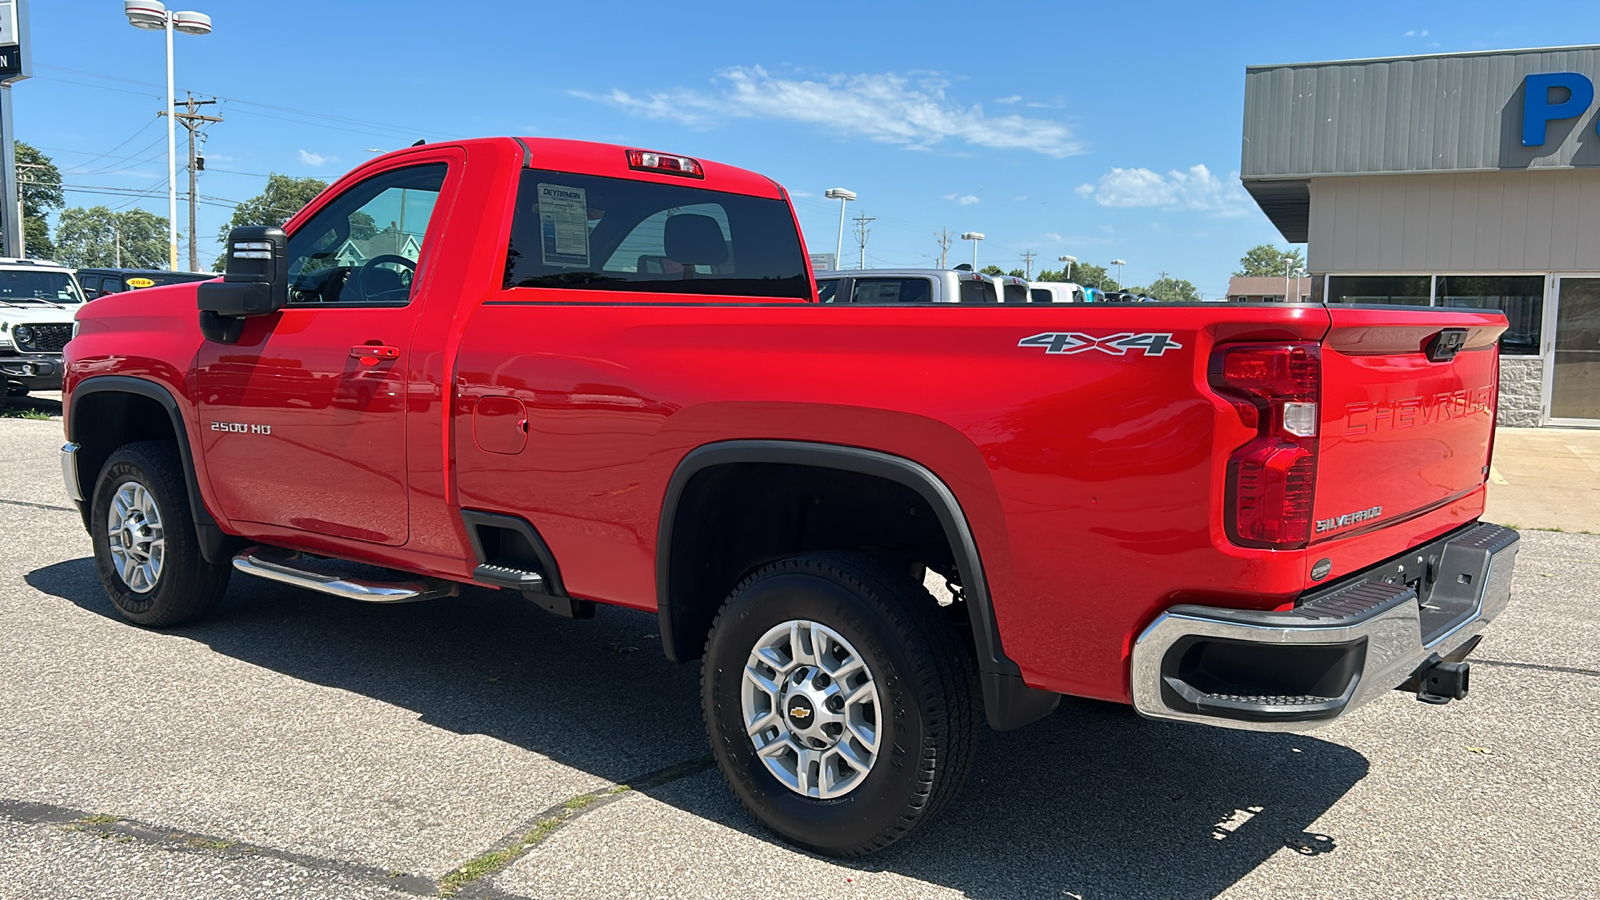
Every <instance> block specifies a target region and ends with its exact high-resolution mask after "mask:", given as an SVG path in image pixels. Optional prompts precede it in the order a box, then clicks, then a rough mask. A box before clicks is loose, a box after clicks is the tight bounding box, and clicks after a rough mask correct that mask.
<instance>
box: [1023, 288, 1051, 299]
mask: <svg viewBox="0 0 1600 900" xmlns="http://www.w3.org/2000/svg"><path fill="white" fill-rule="evenodd" d="M1028 299H1029V301H1031V302H1033V303H1050V302H1053V301H1054V300H1055V298H1054V297H1052V296H1050V292H1049V291H1048V290H1045V289H1044V288H1029V289H1028Z"/></svg>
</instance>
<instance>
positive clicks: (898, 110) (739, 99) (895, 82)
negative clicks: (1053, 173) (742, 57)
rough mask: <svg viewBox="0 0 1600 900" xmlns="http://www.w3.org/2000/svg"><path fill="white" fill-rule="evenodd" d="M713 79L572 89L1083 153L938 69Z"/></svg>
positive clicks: (918, 138)
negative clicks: (970, 101)
mask: <svg viewBox="0 0 1600 900" xmlns="http://www.w3.org/2000/svg"><path fill="white" fill-rule="evenodd" d="M712 83H713V88H712V90H710V91H701V90H694V89H690V88H678V89H672V90H665V91H659V92H651V93H649V94H646V95H643V96H636V95H633V94H630V93H628V92H626V91H623V90H621V89H613V90H612V91H611V92H610V93H606V94H591V93H588V92H586V91H572V92H571V93H572V94H573V96H576V97H582V98H584V99H586V100H594V101H596V102H599V103H606V104H609V105H611V106H615V107H617V108H619V109H622V110H625V111H627V112H630V113H632V114H634V115H640V116H645V117H647V118H653V119H670V120H673V121H676V122H680V123H683V124H685V125H690V126H697V127H711V126H714V125H717V124H719V123H721V122H723V121H725V120H727V119H777V120H782V121H789V122H801V123H805V124H808V125H815V126H818V127H819V128H822V129H825V130H826V131H827V132H829V133H832V134H851V135H855V136H858V137H863V138H866V139H867V140H871V141H878V142H880V143H886V144H901V145H904V146H905V147H907V148H908V149H915V150H926V149H928V148H930V147H932V146H933V145H936V144H939V143H941V142H943V141H945V140H947V139H953V140H957V141H960V142H962V143H965V144H970V145H974V146H978V147H990V148H993V149H998V150H1032V151H1033V152H1035V153H1042V154H1045V155H1046V156H1054V157H1063V156H1071V155H1074V154H1078V153H1082V152H1084V148H1083V143H1082V142H1081V141H1079V140H1078V139H1077V138H1076V137H1074V136H1073V133H1072V130H1071V129H1070V128H1068V127H1067V126H1066V125H1064V124H1062V123H1060V122H1055V121H1051V120H1049V119H1037V118H1029V117H1027V116H1019V115H1015V114H1008V115H1002V116H990V115H987V114H985V113H984V111H983V107H982V106H980V105H977V104H974V105H972V106H964V105H962V104H961V103H959V102H957V101H956V100H953V99H951V98H950V97H948V96H946V94H945V88H946V87H948V86H949V82H946V81H943V80H941V79H939V78H938V77H936V76H926V77H921V78H918V79H917V80H915V81H913V80H912V79H910V78H907V77H906V76H903V75H896V74H894V73H888V72H886V73H878V74H870V73H869V74H858V75H843V74H835V75H822V76H819V77H817V78H814V79H795V78H779V77H777V76H774V75H772V74H771V73H769V72H768V71H767V70H766V69H763V68H762V67H760V66H736V67H734V68H731V69H724V70H722V71H721V72H718V73H717V74H716V76H715V77H714V78H713V79H712ZM1019 99H1020V98H1019Z"/></svg>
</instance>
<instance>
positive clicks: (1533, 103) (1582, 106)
mask: <svg viewBox="0 0 1600 900" xmlns="http://www.w3.org/2000/svg"><path fill="white" fill-rule="evenodd" d="M1522 88H1523V97H1522V146H1524V147H1542V146H1544V126H1545V124H1546V123H1548V122H1550V121H1552V120H1554V119H1571V118H1575V117H1577V116H1581V115H1583V113H1584V111H1585V110H1587V109H1588V108H1589V104H1590V103H1591V102H1593V101H1594V82H1592V81H1590V80H1589V79H1588V78H1586V77H1584V76H1582V75H1580V74H1578V73H1577V72H1550V73H1547V74H1542V75H1529V76H1528V77H1527V78H1526V79H1525V80H1524V81H1523V82H1522ZM1551 88H1566V89H1567V99H1565V100H1563V101H1561V102H1560V103H1551V102H1550V89H1551Z"/></svg>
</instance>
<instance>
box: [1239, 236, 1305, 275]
mask: <svg viewBox="0 0 1600 900" xmlns="http://www.w3.org/2000/svg"><path fill="white" fill-rule="evenodd" d="M1288 265H1292V266H1293V267H1294V268H1295V269H1304V268H1305V266H1306V261H1305V257H1304V256H1302V255H1301V253H1300V248H1299V247H1290V248H1289V249H1287V250H1279V249H1278V248H1277V247H1274V246H1272V245H1271V244H1261V245H1259V246H1255V247H1251V248H1250V249H1249V250H1248V251H1246V252H1245V255H1244V256H1242V257H1240V259H1239V270H1238V271H1237V272H1234V273H1233V274H1234V275H1236V276H1239V277H1241V278H1265V277H1268V276H1271V275H1276V276H1278V277H1280V278H1281V277H1283V276H1284V275H1285V274H1287V271H1286V269H1285V266H1288Z"/></svg>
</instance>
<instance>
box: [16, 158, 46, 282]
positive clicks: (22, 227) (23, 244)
mask: <svg viewBox="0 0 1600 900" xmlns="http://www.w3.org/2000/svg"><path fill="white" fill-rule="evenodd" d="M42 168H44V166H43V165H38V164H33V163H17V228H18V229H19V230H18V231H17V253H16V256H17V259H22V258H23V257H25V256H27V255H28V220H27V218H26V216H25V210H26V209H27V204H26V203H25V202H23V196H22V186H23V185H25V184H33V183H34V182H33V176H32V175H26V176H24V174H23V170H24V169H42Z"/></svg>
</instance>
